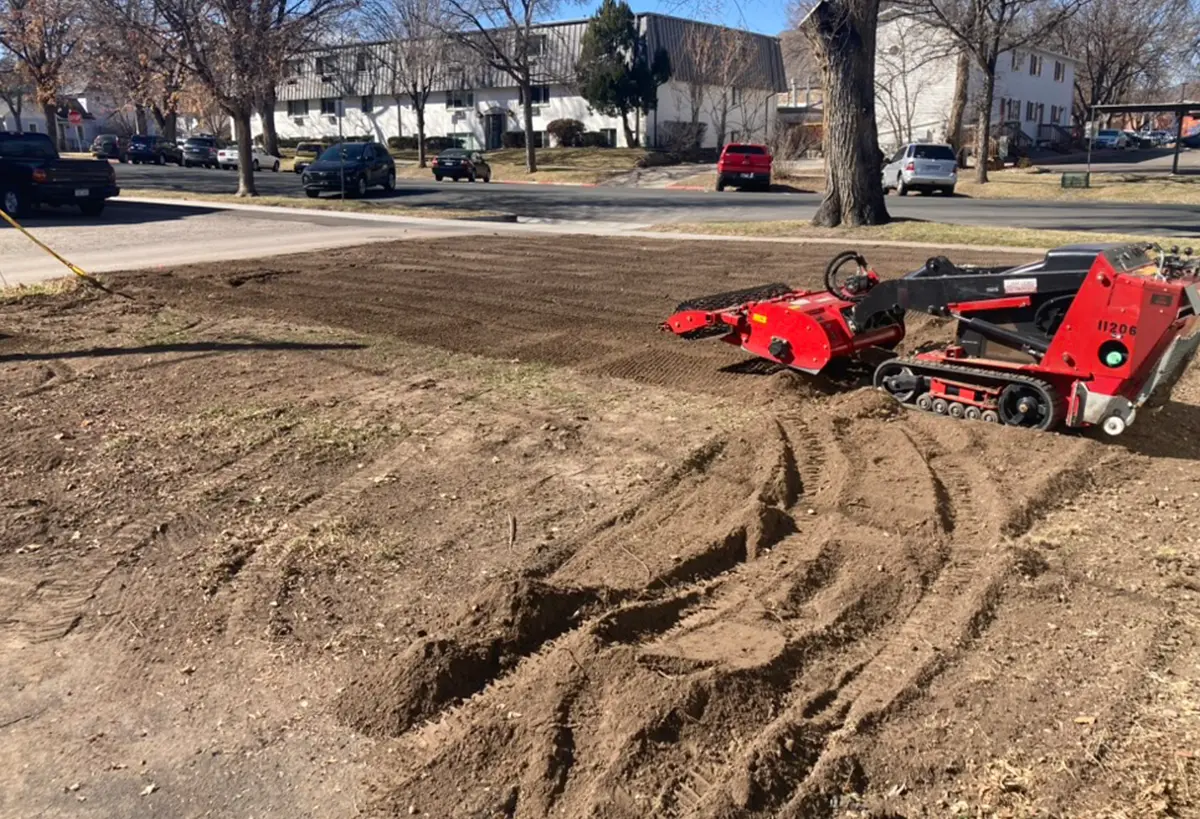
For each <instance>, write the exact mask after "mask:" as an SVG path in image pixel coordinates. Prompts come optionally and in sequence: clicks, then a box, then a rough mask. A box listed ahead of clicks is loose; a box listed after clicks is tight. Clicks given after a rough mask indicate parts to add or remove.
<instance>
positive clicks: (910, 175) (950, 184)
mask: <svg viewBox="0 0 1200 819" xmlns="http://www.w3.org/2000/svg"><path fill="white" fill-rule="evenodd" d="M957 184H958V159H957V158H956V157H955V156H954V148H952V147H950V146H949V145H944V144H931V143H925V142H913V143H910V144H908V145H905V146H903V147H902V148H900V150H898V151H896V153H895V154H894V155H893V156H892V158H891V159H890V160H888V162H887V164H885V165H884V166H883V192H884V193H887V192H888V191H890V190H894V191H895V192H896V193H897V194H899V195H900V196H904V195H905V194H906V193H908V192H909V191H923V192H925V193H933V192H934V191H941V192H942V193H944V194H945V195H946V196H950V195H951V194H953V193H954V186H955V185H957Z"/></svg>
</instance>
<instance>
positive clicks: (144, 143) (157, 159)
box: [127, 134, 183, 165]
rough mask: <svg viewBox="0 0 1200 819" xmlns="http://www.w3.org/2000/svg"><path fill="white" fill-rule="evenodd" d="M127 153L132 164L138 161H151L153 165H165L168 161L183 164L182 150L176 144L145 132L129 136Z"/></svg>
mask: <svg viewBox="0 0 1200 819" xmlns="http://www.w3.org/2000/svg"><path fill="white" fill-rule="evenodd" d="M127 155H128V157H129V161H130V162H132V163H133V164H134V165H136V164H138V163H139V162H152V163H154V164H155V165H166V164H167V163H168V162H174V163H175V164H176V165H182V164H183V151H181V150H180V149H179V146H178V145H176V144H175V143H174V142H173V141H172V140H169V139H163V138H162V137H158V136H149V135H147V134H137V135H136V136H132V137H130V138H129V149H128V151H127Z"/></svg>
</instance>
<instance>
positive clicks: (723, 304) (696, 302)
mask: <svg viewBox="0 0 1200 819" xmlns="http://www.w3.org/2000/svg"><path fill="white" fill-rule="evenodd" d="M791 292H792V287H791V286H790V285H787V284H783V283H782V282H775V283H774V284H760V285H758V286H757V287H749V288H747V289H745V290H731V291H729V292H728V293H714V294H712V295H711V296H700V297H699V298H694V299H688V300H687V301H685V302H681V303H680V305H679V306H678V307H676V308H675V312H676V313H680V312H682V311H684V310H706V311H708V312H712V311H715V310H724V309H726V308H727V307H736V306H738V305H739V304H745V303H746V302H751V301H765V300H766V299H774V298H778V297H780V296H786V295H787V294H788V293H791Z"/></svg>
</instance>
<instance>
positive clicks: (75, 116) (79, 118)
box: [67, 111, 83, 125]
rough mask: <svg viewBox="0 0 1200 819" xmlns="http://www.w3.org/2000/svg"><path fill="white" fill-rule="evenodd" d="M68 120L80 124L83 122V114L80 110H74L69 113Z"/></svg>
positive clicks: (73, 123)
mask: <svg viewBox="0 0 1200 819" xmlns="http://www.w3.org/2000/svg"><path fill="white" fill-rule="evenodd" d="M67 122H69V123H71V124H72V125H78V124H79V123H81V122H83V114H81V113H79V112H78V111H72V112H71V113H69V114H67Z"/></svg>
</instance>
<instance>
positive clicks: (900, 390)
mask: <svg viewBox="0 0 1200 819" xmlns="http://www.w3.org/2000/svg"><path fill="white" fill-rule="evenodd" d="M875 386H876V387H879V388H880V389H882V390H883V391H884V392H886V393H887V394H888V395H890V396H892V398H895V399H896V400H897V401H899V402H900V403H901V404H907V403H909V402H910V401H912V400H913V398H914V397H916V395H917V394H918V392H919V391H920V390H921V388H922V386H923V384H922V383H921V378H919V377H918V376H916V375H914V374H913V371H912V370H911V369H909V368H908V367H905V366H903V365H900V364H892V363H890V362H889V363H884V364H881V365H879V369H877V370H876V371H875Z"/></svg>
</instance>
